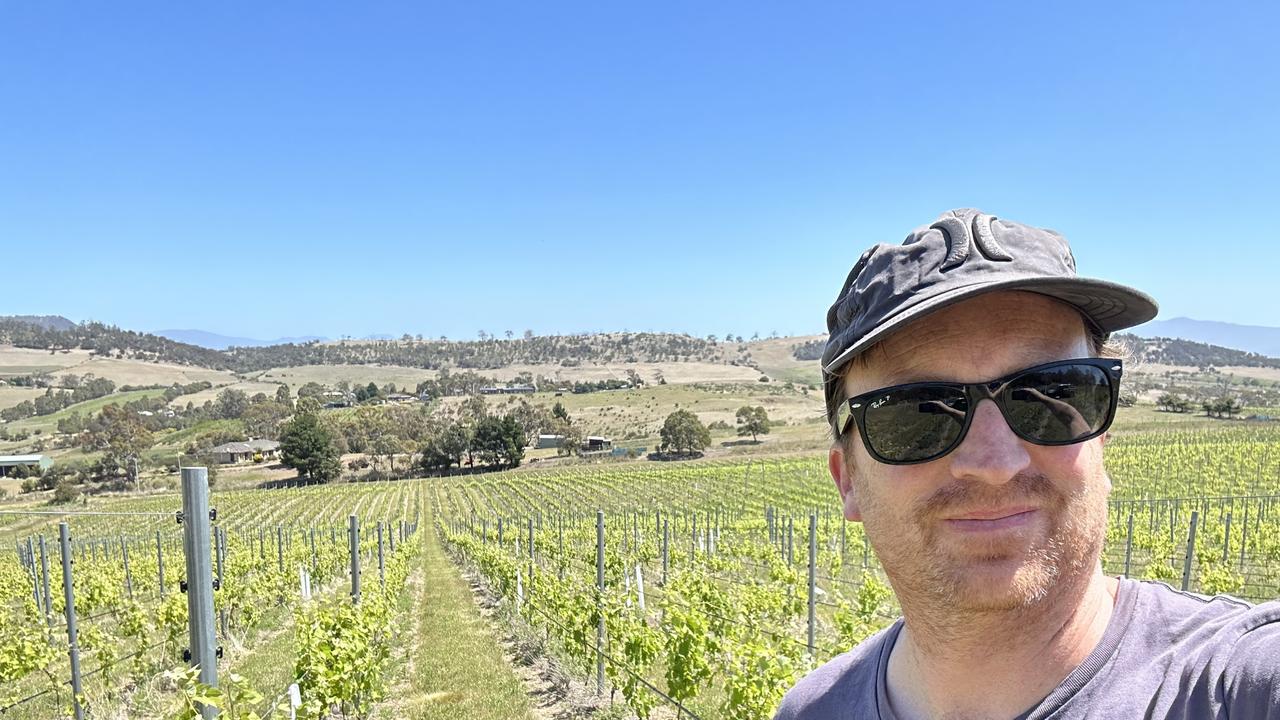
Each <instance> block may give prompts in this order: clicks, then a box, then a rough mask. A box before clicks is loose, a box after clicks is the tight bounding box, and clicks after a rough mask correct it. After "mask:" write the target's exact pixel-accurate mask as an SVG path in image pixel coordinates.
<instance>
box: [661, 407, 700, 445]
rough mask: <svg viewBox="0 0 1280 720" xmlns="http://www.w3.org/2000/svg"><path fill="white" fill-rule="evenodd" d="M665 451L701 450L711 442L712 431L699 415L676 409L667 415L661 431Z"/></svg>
mask: <svg viewBox="0 0 1280 720" xmlns="http://www.w3.org/2000/svg"><path fill="white" fill-rule="evenodd" d="M659 435H661V436H662V445H661V446H660V447H659V448H658V449H659V450H661V451H663V452H668V451H671V452H676V453H679V454H689V453H694V452H699V451H701V450H702V449H704V448H706V447H707V446H708V445H710V444H711V432H710V431H709V430H707V426H706V425H703V424H702V421H701V420H699V419H698V416H697V415H694V414H693V413H692V412H689V411H688V410H676V411H675V412H673V413H671V414H670V415H668V416H667V419H666V420H665V421H663V423H662V429H661V430H660V431H659Z"/></svg>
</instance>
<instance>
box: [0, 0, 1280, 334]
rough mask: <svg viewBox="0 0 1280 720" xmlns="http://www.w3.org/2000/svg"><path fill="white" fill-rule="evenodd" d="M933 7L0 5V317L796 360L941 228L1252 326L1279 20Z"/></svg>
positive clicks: (1278, 188) (1269, 247)
mask: <svg viewBox="0 0 1280 720" xmlns="http://www.w3.org/2000/svg"><path fill="white" fill-rule="evenodd" d="M868 5H870V4H868ZM875 5H885V6H887V5H899V4H897V3H877V4H875ZM959 5H970V4H969V3H964V4H960V3H942V4H937V5H932V6H931V5H927V4H923V3H919V4H915V3H913V4H911V8H910V9H909V10H908V9H905V8H903V9H895V8H888V7H860V8H859V7H855V6H854V4H853V3H833V4H808V3H781V4H780V3H758V4H754V3H742V2H735V3H723V4H718V3H672V4H662V3H636V4H633V5H632V6H630V7H625V6H623V5H622V4H619V3H580V4H553V3H527V2H526V3H509V4H500V3H486V2H477V3H454V4H450V5H448V6H446V5H444V4H440V5H434V6H433V5H429V4H427V3H405V4H398V3H384V2H376V3H360V4H351V3H343V4H325V3H318V2H305V3H303V2H273V3H219V4H217V6H216V7H213V6H205V7H202V8H200V9H199V10H193V9H192V7H191V6H190V5H183V4H176V5H175V4H173V3H154V4H144V3H127V2H126V3H93V4H86V3H68V2H47V3H44V2H42V3H21V4H20V3H15V2H0V118H3V119H2V120H0V128H2V129H3V130H2V131H0V257H3V258H4V259H3V260H0V266H8V270H7V271H6V272H4V274H3V276H4V280H3V284H2V287H3V290H2V294H0V314H11V313H39V314H45V313H52V314H63V315H66V316H67V317H70V318H72V319H74V320H84V319H91V318H92V319H100V320H104V321H107V322H112V323H116V324H118V325H121V326H123V327H128V328H133V329H143V330H154V329H162V328H201V329H205V330H210V331H214V332H220V333H224V334H229V335H240V336H248V337H259V338H272V337H277V336H283V335H303V334H314V335H324V336H328V337H338V336H341V335H357V336H358V335H364V334H368V333H382V332H386V333H396V334H398V333H402V332H410V333H422V334H424V335H427V336H438V335H448V336H449V337H457V338H462V337H475V335H476V332H477V331H478V330H482V329H483V330H486V331H487V332H490V333H501V332H503V331H505V330H508V329H511V330H514V331H515V332H517V333H519V332H522V331H523V330H524V329H525V328H530V329H533V330H534V331H535V332H537V333H540V334H542V333H552V332H583V331H604V330H621V329H630V330H633V331H634V330H671V331H685V332H692V333H695V334H699V335H705V334H708V333H715V334H717V335H723V334H725V333H727V332H730V333H734V334H742V335H746V336H749V335H751V334H752V333H754V332H759V333H761V334H762V335H763V334H767V333H769V332H772V331H777V332H779V333H783V334H799V333H815V332H821V331H823V329H824V328H823V317H824V313H825V310H826V307H827V306H828V305H829V304H830V302H831V301H832V299H833V298H834V295H835V293H836V292H837V291H838V290H839V286H840V283H841V281H842V280H843V278H844V276H845V274H846V273H847V272H848V269H849V267H850V266H851V265H852V263H853V261H854V260H855V259H856V258H857V256H858V255H859V254H860V252H861V251H862V250H863V249H864V248H865V247H867V246H869V245H871V244H872V243H875V242H899V241H901V239H902V238H903V237H904V236H905V235H906V233H907V232H908V231H909V230H910V229H911V228H913V227H915V226H917V225H920V224H924V223H927V222H929V221H930V220H932V219H933V217H934V216H936V215H937V214H938V213H940V212H942V211H943V210H946V209H949V208H954V207H964V206H972V207H979V208H982V209H984V210H986V211H988V212H991V213H994V214H996V215H1000V216H1002V217H1007V218H1011V219H1016V220H1021V221H1024V222H1029V223H1032V224H1036V225H1042V226H1047V227H1052V228H1055V229H1058V230H1059V231H1061V232H1063V233H1065V234H1066V235H1067V237H1068V238H1069V239H1071V241H1072V243H1073V246H1074V248H1075V254H1076V257H1077V259H1078V261H1079V267H1080V271H1081V273H1082V274H1086V275H1092V276H1097V277H1104V278H1107V279H1111V280H1116V281H1120V282H1126V283H1130V284H1133V285H1135V286H1137V287H1139V288H1142V289H1144V290H1147V291H1148V292H1150V293H1151V294H1152V295H1154V296H1155V297H1156V298H1157V299H1158V300H1160V301H1161V304H1162V312H1161V317H1162V318H1171V317H1176V316H1183V315H1186V316H1191V317H1195V318H1200V319H1212V320H1224V321H1230V322H1238V323H1246V324H1260V325H1280V315H1277V313H1276V311H1275V309H1274V307H1273V305H1274V303H1273V302H1271V301H1270V299H1271V298H1272V297H1274V287H1275V280H1274V278H1275V277H1276V274H1277V270H1278V269H1280V264H1278V263H1277V259H1278V258H1280V252H1277V250H1276V247H1277V243H1276V240H1275V239H1274V236H1275V234H1276V232H1277V231H1276V229H1275V225H1276V219H1275V217H1274V216H1275V213H1276V211H1277V210H1278V209H1280V180H1278V178H1280V173H1278V172H1277V169H1276V168H1277V167H1280V134H1278V133H1277V132H1276V127H1277V126H1278V125H1280V122H1278V121H1277V116H1278V114H1280V113H1278V111H1280V82H1277V81H1276V78H1277V77H1278V76H1280V46H1278V45H1277V43H1275V41H1274V28H1275V27H1276V26H1277V24H1280V12H1278V11H1277V10H1276V8H1277V7H1278V6H1277V5H1276V4H1274V3H1270V4H1263V3H1258V4H1253V5H1239V4H1234V3H1215V4H1212V5H1207V4H1200V5H1193V4H1190V3H1187V4H1183V3H1159V4H1157V3H1071V4H1069V5H1064V6H1062V7H1060V8H1059V7H1048V6H1044V5H1045V4H1043V3H1009V4H1005V5H996V4H991V5H985V6H984V7H983V8H979V9H974V8H964V9H960V8H959V7H958V6H959Z"/></svg>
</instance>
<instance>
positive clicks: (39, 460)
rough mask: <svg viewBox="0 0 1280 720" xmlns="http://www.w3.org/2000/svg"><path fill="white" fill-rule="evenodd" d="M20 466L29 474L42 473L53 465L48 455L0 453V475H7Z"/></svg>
mask: <svg viewBox="0 0 1280 720" xmlns="http://www.w3.org/2000/svg"><path fill="white" fill-rule="evenodd" d="M20 467H21V468H25V469H26V471H27V472H28V473H31V474H39V473H43V472H44V471H45V470H48V469H49V468H51V467H53V458H51V457H49V456H48V455H0V477H8V476H9V475H12V474H13V472H14V470H16V469H17V468H20Z"/></svg>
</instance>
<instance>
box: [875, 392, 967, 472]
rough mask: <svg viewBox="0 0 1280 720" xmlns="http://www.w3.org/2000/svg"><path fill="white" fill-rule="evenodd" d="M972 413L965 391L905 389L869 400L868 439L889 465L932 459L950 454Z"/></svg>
mask: <svg viewBox="0 0 1280 720" xmlns="http://www.w3.org/2000/svg"><path fill="white" fill-rule="evenodd" d="M968 411H969V402H968V400H967V399H966V398H965V394H964V391H963V390H961V389H958V388H952V387H945V386H931V385H922V386H916V387H909V388H903V389H901V390H897V391H893V392H890V393H887V394H885V395H883V396H880V397H874V398H871V399H870V400H868V401H867V410H866V433H867V440H868V442H869V444H870V446H871V449H872V450H874V451H875V453H876V454H877V455H879V456H880V457H881V458H883V459H884V460H888V461H889V462H919V461H922V460H928V459H929V458H932V457H936V456H938V455H941V454H942V453H944V452H946V450H947V448H949V447H951V446H952V444H953V443H955V441H956V439H957V438H959V437H960V431H961V430H962V429H963V428H964V418H965V414H966V413H968Z"/></svg>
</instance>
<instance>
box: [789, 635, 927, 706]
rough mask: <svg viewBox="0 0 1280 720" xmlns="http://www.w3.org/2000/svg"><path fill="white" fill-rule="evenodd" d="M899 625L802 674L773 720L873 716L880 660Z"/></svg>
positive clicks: (894, 636)
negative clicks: (806, 673)
mask: <svg viewBox="0 0 1280 720" xmlns="http://www.w3.org/2000/svg"><path fill="white" fill-rule="evenodd" d="M901 625H902V621H901V620H898V621H897V622H895V623H893V624H891V625H889V627H886V628H884V629H883V630H880V631H879V632H877V633H876V634H874V635H872V636H871V637H869V638H867V639H866V640H863V641H862V642H860V643H858V646H857V647H855V648H853V649H852V650H850V651H849V652H846V653H843V654H841V655H837V656H836V657H834V658H832V659H831V660H829V661H827V662H826V663H824V664H823V665H822V666H821V667H819V668H817V669H816V670H814V671H813V672H810V673H809V674H808V675H805V676H804V677H803V678H801V680H800V682H798V683H796V685H795V687H793V688H791V690H789V691H788V692H787V694H786V696H785V697H783V699H782V704H781V705H780V706H779V707H778V713H777V714H776V715H775V716H774V720H831V718H837V717H875V716H876V715H875V708H876V688H877V682H878V680H879V673H878V670H879V667H880V662H881V658H882V656H883V654H884V652H885V651H886V650H887V649H888V648H889V647H891V646H892V643H893V640H894V639H895V638H896V637H897V635H898V630H899V628H900V627H901Z"/></svg>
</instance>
